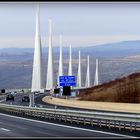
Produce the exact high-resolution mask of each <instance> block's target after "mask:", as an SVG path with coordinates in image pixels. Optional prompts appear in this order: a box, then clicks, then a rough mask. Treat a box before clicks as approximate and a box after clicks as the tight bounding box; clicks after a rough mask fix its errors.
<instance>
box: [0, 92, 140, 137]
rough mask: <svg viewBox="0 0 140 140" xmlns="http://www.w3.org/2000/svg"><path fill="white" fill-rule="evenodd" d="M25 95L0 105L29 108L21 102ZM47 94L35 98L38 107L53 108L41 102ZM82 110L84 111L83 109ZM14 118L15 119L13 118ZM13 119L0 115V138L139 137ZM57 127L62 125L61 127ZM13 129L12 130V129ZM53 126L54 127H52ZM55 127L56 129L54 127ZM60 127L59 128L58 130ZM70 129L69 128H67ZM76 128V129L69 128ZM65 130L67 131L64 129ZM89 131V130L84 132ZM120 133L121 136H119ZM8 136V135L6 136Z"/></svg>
mask: <svg viewBox="0 0 140 140" xmlns="http://www.w3.org/2000/svg"><path fill="white" fill-rule="evenodd" d="M25 95H27V94H17V95H15V101H5V98H3V99H1V100H0V102H1V103H6V104H13V105H22V106H29V103H28V102H22V97H23V96H25ZM46 95H47V94H38V95H36V96H35V103H36V106H38V107H45V108H46V107H47V108H54V105H50V104H47V103H44V102H42V97H44V96H46ZM57 108H61V109H76V108H71V107H63V106H58V107H57ZM83 110H84V109H83ZM15 118H16V117H15ZM15 118H14V117H9V116H6V117H5V116H4V115H2V114H0V126H1V128H0V137H3V136H4V137H6V136H12V137H14V136H16V137H18V136H22V137H50V136H51V137H55V136H56V137H94V138H95V137H125V136H128V135H132V136H136V137H137V136H138V137H139V136H140V135H139V134H138V133H136V134H131V133H130V132H119V131H116V130H113V129H104V128H100V129H98V128H96V127H84V126H79V125H78V126H76V125H73V124H72V125H71V126H70V125H69V124H65V123H60V122H53V123H55V124H54V125H51V124H49V123H48V122H43V123H41V122H37V123H39V124H37V123H34V122H36V120H31V121H30V122H29V120H26V119H25V118H20V119H19V118H18V119H15ZM59 125H64V126H65V127H61V126H59ZM12 126H13V127H14V128H13V127H12ZM54 126H55V127H54ZM56 126H57V127H56ZM59 127H60V128H59ZM69 127H70V128H69ZM71 127H76V128H74V129H73V128H71ZM66 128H67V129H66ZM48 129H49V130H48ZM84 129H89V130H84ZM26 131H27V133H26ZM119 133H121V134H119ZM7 134H8V135H7Z"/></svg>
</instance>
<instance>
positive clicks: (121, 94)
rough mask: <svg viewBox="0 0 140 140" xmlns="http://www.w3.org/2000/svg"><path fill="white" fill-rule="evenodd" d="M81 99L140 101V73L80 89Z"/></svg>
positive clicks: (123, 101)
mask: <svg viewBox="0 0 140 140" xmlns="http://www.w3.org/2000/svg"><path fill="white" fill-rule="evenodd" d="M79 99H80V100H88V101H105V102H122V103H140V73H133V74H131V75H129V76H127V77H123V78H120V79H116V80H114V81H110V82H108V83H104V84H102V85H99V86H95V87H91V88H88V89H85V90H82V91H80V94H79Z"/></svg>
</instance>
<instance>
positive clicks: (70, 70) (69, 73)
mask: <svg viewBox="0 0 140 140" xmlns="http://www.w3.org/2000/svg"><path fill="white" fill-rule="evenodd" d="M68 75H69V76H72V53H71V45H70V56H69V70H68Z"/></svg>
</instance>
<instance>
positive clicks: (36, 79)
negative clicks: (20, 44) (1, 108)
mask: <svg viewBox="0 0 140 140" xmlns="http://www.w3.org/2000/svg"><path fill="white" fill-rule="evenodd" d="M41 63H42V50H41V38H40V16H39V4H37V11H36V31H35V47H34V60H33V72H32V87H31V92H34V91H41V88H42V87H41V84H42V83H41Z"/></svg>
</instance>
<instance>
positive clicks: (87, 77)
mask: <svg viewBox="0 0 140 140" xmlns="http://www.w3.org/2000/svg"><path fill="white" fill-rule="evenodd" d="M85 87H90V67H89V56H87V74H86V82H85Z"/></svg>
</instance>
